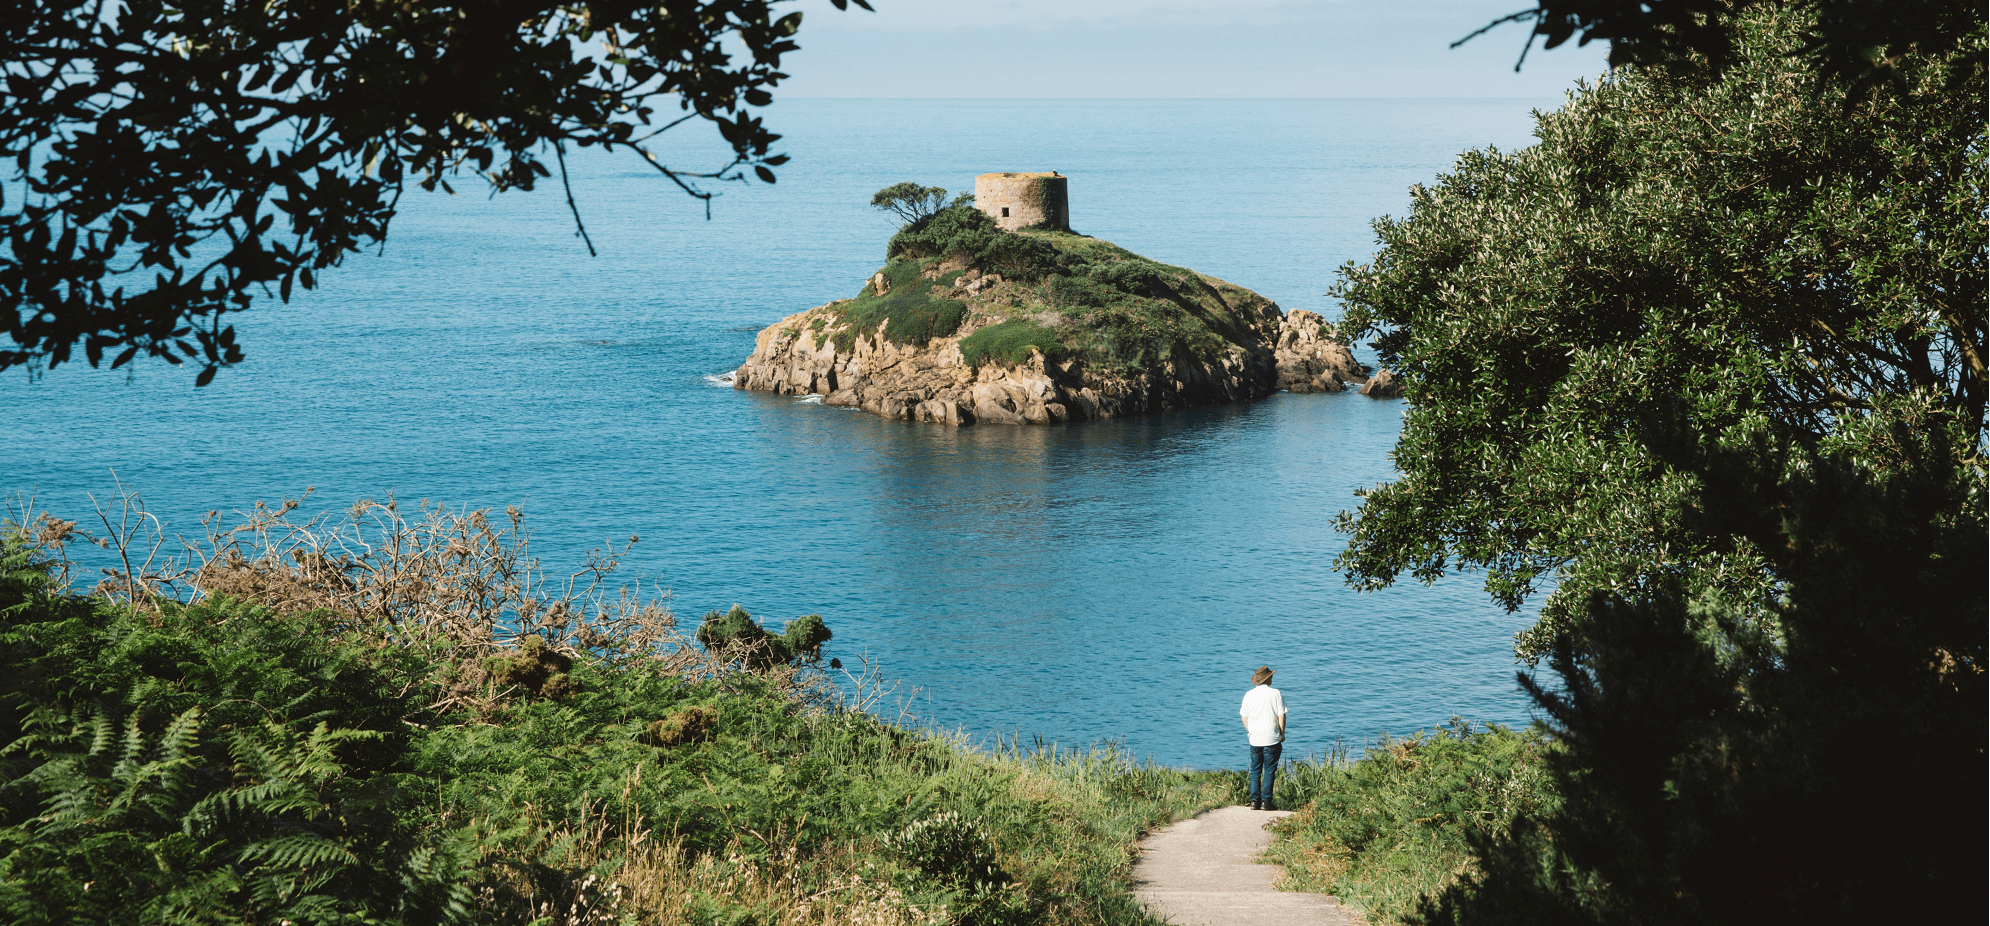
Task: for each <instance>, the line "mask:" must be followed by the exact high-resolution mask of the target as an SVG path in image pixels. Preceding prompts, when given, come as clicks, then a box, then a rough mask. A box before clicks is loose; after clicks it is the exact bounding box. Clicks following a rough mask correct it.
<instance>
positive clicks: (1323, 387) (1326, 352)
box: [1273, 309, 1368, 393]
mask: <svg viewBox="0 0 1990 926" xmlns="http://www.w3.org/2000/svg"><path fill="white" fill-rule="evenodd" d="M1273 356H1275V357H1276V358H1277V359H1278V387H1279V388H1280V389H1287V390H1290V391H1292V392H1301V393H1303V392H1339V391H1341V389H1343V388H1345V387H1343V386H1342V385H1341V384H1342V383H1358V382H1362V381H1364V380H1365V379H1367V377H1368V370H1367V369H1366V368H1364V367H1362V365H1361V364H1359V363H1356V362H1355V360H1354V354H1353V352H1351V351H1349V350H1348V348H1347V345H1346V344H1344V343H1342V342H1341V341H1340V340H1338V339H1336V338H1335V337H1334V336H1333V333H1332V329H1331V328H1329V327H1328V326H1327V320H1326V319H1325V318H1322V317H1320V315H1319V314H1317V313H1314V312H1307V311H1305V310H1303V309H1302V310H1300V311H1297V312H1293V313H1291V314H1289V315H1287V316H1285V318H1284V320H1283V321H1281V322H1280V323H1279V326H1278V346H1277V347H1275V348H1273Z"/></svg>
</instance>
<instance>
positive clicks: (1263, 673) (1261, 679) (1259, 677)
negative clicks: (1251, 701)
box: [1251, 666, 1271, 685]
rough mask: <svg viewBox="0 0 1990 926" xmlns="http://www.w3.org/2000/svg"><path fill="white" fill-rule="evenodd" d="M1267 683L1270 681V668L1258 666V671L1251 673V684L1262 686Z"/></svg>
mask: <svg viewBox="0 0 1990 926" xmlns="http://www.w3.org/2000/svg"><path fill="white" fill-rule="evenodd" d="M1269 681H1271V667H1270V666H1258V670H1257V671H1256V672H1252V673H1251V684H1253V685H1262V684H1264V683H1266V682H1269Z"/></svg>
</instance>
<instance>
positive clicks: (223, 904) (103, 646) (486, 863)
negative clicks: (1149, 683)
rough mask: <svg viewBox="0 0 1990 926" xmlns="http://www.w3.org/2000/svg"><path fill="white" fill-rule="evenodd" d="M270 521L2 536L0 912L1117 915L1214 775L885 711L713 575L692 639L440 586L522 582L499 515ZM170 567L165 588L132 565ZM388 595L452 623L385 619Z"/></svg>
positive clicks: (1228, 776)
mask: <svg viewBox="0 0 1990 926" xmlns="http://www.w3.org/2000/svg"><path fill="white" fill-rule="evenodd" d="M131 500H132V497H131V496H127V497H126V501H127V503H129V502H130V501H131ZM291 507H292V506H285V507H284V508H282V509H281V510H282V511H283V512H284V513H286V514H287V513H288V512H289V511H290V510H291ZM258 510H259V511H263V509H258ZM361 510H373V509H361ZM271 511H273V509H272V510H271ZM268 513H269V512H265V514H268ZM376 513H377V512H376ZM470 517H472V516H471V515H461V516H443V517H440V518H439V519H437V518H431V522H433V523H440V524H441V525H442V526H443V527H444V528H449V527H450V525H451V523H452V521H451V519H452V518H455V519H457V520H461V519H466V518H470ZM476 517H478V518H479V519H481V515H477V516H476ZM106 523H107V524H108V523H109V522H108V521H107V522H106ZM284 523H287V521H286V520H285V519H284V517H283V515H275V516H274V517H265V518H263V519H262V521H261V528H260V529H259V530H258V531H256V532H252V533H255V534H256V535H258V536H262V537H265V538H266V539H268V540H269V541H270V543H271V544H273V545H274V546H267V547H263V548H244V547H243V546H241V545H239V544H238V545H234V546H229V547H227V548H226V549H228V550H232V551H233V553H234V555H233V556H229V557H210V558H209V559H207V560H206V561H205V562H204V563H203V564H202V565H200V566H197V567H191V568H185V569H181V571H180V572H178V573H175V572H173V569H174V568H178V567H171V565H170V564H168V567H167V568H164V569H157V568H149V567H148V568H145V569H138V570H135V571H134V572H133V573H132V574H130V575H128V576H127V577H126V579H127V581H125V582H124V583H123V584H122V585H121V587H122V588H123V589H125V591H126V594H124V595H114V594H112V593H110V592H109V591H107V590H100V591H99V592H97V593H95V594H90V595H77V594H72V593H70V592H69V591H68V589H66V588H65V587H64V586H63V583H62V581H61V575H62V571H63V569H64V563H65V562H66V559H65V558H64V556H63V554H62V552H61V544H62V543H63V542H66V540H67V539H69V538H70V537H72V536H74V535H75V534H76V533H77V532H76V531H75V526H74V524H73V522H63V521H57V520H55V519H51V518H46V517H44V518H40V519H34V518H27V517H17V519H16V520H15V522H14V523H13V524H12V525H11V526H10V529H9V530H8V531H7V532H6V536H5V538H4V540H0V742H4V743H5V745H4V747H0V921H5V922H9V923H23V924H42V923H50V924H52V923H120V924H121V923H128V922H200V923H216V924H233V923H243V924H247V923H258V924H262V923H279V922H288V923H295V924H306V923H334V922H337V923H360V922H365V923H383V924H399V923H408V924H413V923H423V924H430V923H437V924H440V923H497V924H510V923H516V924H525V923H532V924H537V926H555V924H573V926H578V924H609V923H614V924H649V923H655V924H664V923H671V924H676V923H693V924H728V926H745V924H749V923H752V924H765V926H773V924H799V923H832V922H834V923H844V922H849V923H890V924H912V923H963V924H980V923H987V924H996V923H1081V922H1082V923H1148V922H1151V920H1149V919H1148V918H1147V917H1146V915H1145V914H1144V913H1143V912H1141V911H1140V909H1139V907H1138V905H1137V904H1136V903H1135V902H1134V901H1133V900H1132V898H1131V895H1130V894H1129V893H1128V890H1127V888H1128V880H1127V879H1128V871H1129V866H1130V862H1131V846H1132V842H1133V840H1134V839H1136V838H1137V837H1138V836H1139V835H1140V834H1141V833H1142V832H1144V831H1146V830H1148V829H1151V828H1153V827H1156V826H1159V825H1163V824H1165V823H1167V822H1168V821H1170V820H1173V819H1177V818H1180V817H1183V816H1187V815H1189V814H1192V813H1194V812H1197V811H1199V810H1202V809H1205V808H1207V807H1211V806H1216V805H1219V804H1225V803H1230V802H1233V801H1234V800H1235V799H1236V798H1237V796H1238V795H1239V794H1240V789H1241V779H1240V777H1239V776H1237V775H1236V774H1235V773H1196V772H1184V771H1178V770H1171V769H1163V768H1158V767H1155V766H1153V765H1152V764H1150V763H1140V762H1135V761H1133V760H1132V759H1130V758H1129V757H1127V756H1126V755H1124V754H1123V753H1121V752H1119V751H1117V750H1116V749H1113V748H1111V747H1109V746H1104V747H1098V748H1094V749H1089V750H1082V751H1072V750H1058V749H1055V748H1051V749H1042V748H1024V747H1022V746H1021V745H1020V744H1019V743H1010V744H1003V745H999V746H997V747H995V748H993V749H989V750H977V749H973V748H969V746H968V745H967V744H966V743H965V742H963V741H961V740H960V739H958V738H955V737H949V736H945V735H937V734H933V733H930V732H924V731H919V730H915V729H908V728H906V727H903V726H900V725H895V724H892V723H887V722H885V721H883V720H880V719H879V718H878V717H876V716H874V715H872V714H871V713H868V712H866V711H865V710H862V709H860V708H861V707H862V706H863V705H865V704H869V703H875V698H876V689H874V688H873V689H870V690H871V692H872V694H870V695H868V696H867V695H865V694H864V691H865V690H866V689H865V688H864V687H863V686H859V688H858V690H857V693H856V694H855V695H854V696H852V695H846V694H843V693H840V692H838V691H837V690H836V689H835V688H833V687H832V686H830V685H828V684H827V682H826V678H825V676H824V675H823V673H822V670H821V669H820V668H819V667H818V666H817V663H816V662H815V660H816V659H817V658H819V657H820V655H821V645H822V644H823V642H825V641H826V640H827V639H828V638H829V637H828V630H827V628H826V627H823V626H822V625H821V623H820V620H819V619H813V618H804V619H801V620H798V621H797V622H793V623H791V624H790V627H789V631H788V632H786V633H784V634H782V635H779V636H776V635H773V634H771V633H769V634H765V639H763V638H762V637H763V634H761V633H756V632H754V631H753V630H752V629H748V628H746V627H745V626H744V624H745V623H752V621H751V618H750V616H749V615H746V614H745V612H744V611H743V610H738V609H735V611H733V612H728V613H727V614H724V615H715V616H714V617H713V619H712V620H711V621H710V622H709V623H710V626H711V627H712V628H713V630H712V632H711V633H710V634H708V636H710V637H712V639H713V640H714V641H715V643H714V645H713V647H712V648H710V649H700V648H697V647H696V646H695V644H693V643H692V642H691V641H689V640H686V639H685V638H683V637H681V636H676V637H669V636H660V635H659V634H662V633H663V631H664V629H665V627H664V625H667V624H668V623H669V616H668V613H667V612H663V611H659V610H656V609H655V608H654V607H653V606H647V605H638V606H636V611H637V613H639V614H642V615H646V616H645V617H644V618H643V620H641V621H634V622H630V621H624V622H622V623H619V624H618V623H616V622H614V621H613V620H610V619H608V618H612V617H613V615H614V614H616V613H619V611H618V609H625V606H624V605H622V604H620V603H618V600H617V599H615V598H611V597H603V596H597V597H595V598H593V599H589V598H586V597H581V598H576V597H573V596H572V594H571V593H570V592H571V588H569V589H566V590H562V589H553V590H551V591H550V592H548V594H547V597H544V598H540V597H534V596H533V595H531V594H529V593H513V594H511V595H510V596H509V597H507V598H506V599H505V600H508V601H511V602H513V605H512V607H511V609H510V610H508V611H506V612H504V614H506V615H509V616H508V617H507V618H505V619H503V620H500V619H499V618H498V617H497V616H495V612H484V613H485V617H484V621H485V624H484V625H483V626H472V625H471V624H470V623H469V621H470V620H471V617H472V616H473V615H472V614H471V613H470V612H467V611H458V610H456V609H455V608H454V606H453V605H452V604H451V603H450V600H451V599H450V598H449V595H450V594H460V593H461V590H463V589H481V588H493V587H494V588H496V589H497V590H498V591H499V592H503V591H504V584H505V582H510V583H512V584H514V585H524V586H525V587H526V589H527V590H528V592H529V591H530V590H531V589H534V588H543V587H542V586H533V585H532V584H531V582H532V581H533V576H534V574H536V564H534V563H531V562H530V561H529V560H522V559H520V554H521V552H522V549H523V543H524V539H523V532H522V529H519V530H518V532H517V533H516V534H514V535H508V536H511V537H512V539H511V541H509V542H507V543H499V544H498V545H496V546H493V547H487V548H486V549H485V555H483V556H481V557H479V556H472V555H458V556H457V557H456V558H455V560H454V562H455V563H456V565H455V566H453V567H452V566H449V565H447V563H448V560H447V559H446V558H437V557H431V556H430V554H429V553H427V552H425V551H424V549H422V548H420V547H419V546H418V545H417V546H414V547H406V548H403V549H401V550H400V552H398V553H392V554H387V555H386V556H385V558H383V557H382V555H381V554H379V553H378V551H379V549H380V545H379V544H378V543H375V544H373V545H371V546H370V547H369V549H370V550H372V551H374V552H371V553H365V554H363V555H358V554H356V555H354V556H352V557H351V558H350V559H348V560H347V562H346V566H345V569H344V571H343V572H342V573H340V574H343V575H345V576H346V577H347V581H346V583H345V585H340V584H339V583H337V582H332V581H330V577H331V575H332V573H330V572H327V571H323V570H324V568H325V567H324V564H323V562H317V564H316V565H308V564H311V563H313V562H314V561H313V559H312V557H310V556H308V555H303V554H302V553H300V552H299V549H298V548H297V547H295V546H292V547H288V548H286V547H284V546H283V545H284V544H286V543H290V544H294V543H297V542H298V541H297V540H296V538H297V537H299V536H311V537H324V536H333V535H336V534H337V532H338V531H339V530H340V529H341V528H339V527H338V526H337V525H331V526H326V525H319V526H318V527H317V528H316V529H315V530H314V531H296V530H292V531H285V530H282V529H281V525H282V524H284ZM312 523H315V522H312ZM479 523H482V524H483V525H484V526H483V527H482V528H479V527H476V526H474V525H462V524H458V525H456V527H458V528H460V530H449V529H445V530H442V531H441V532H440V534H439V535H438V536H439V537H444V538H447V537H451V536H454V537H456V538H457V540H456V542H455V547H454V549H456V550H457V551H458V553H459V554H467V553H468V551H469V549H470V547H471V546H473V545H474V543H473V542H474V541H476V540H477V539H478V538H480V537H482V538H486V539H488V538H489V536H490V535H491V533H492V531H494V530H497V529H496V528H493V527H492V526H491V525H490V524H489V522H487V521H481V520H479ZM22 525H26V526H25V527H24V526H22ZM514 525H515V521H514ZM291 526H292V527H293V528H294V527H296V526H297V525H291ZM383 529H385V530H387V531H388V533H389V534H390V535H391V534H393V531H394V528H393V527H392V525H391V523H390V524H388V525H386V526H385V527H384V528H383ZM236 536H239V535H236ZM51 538H54V539H51ZM466 538H467V539H466ZM113 539H114V540H115V541H116V543H115V545H116V547H117V548H118V549H120V550H122V549H124V548H126V547H128V546H129V545H130V541H131V539H132V538H131V537H129V536H124V535H119V536H116V537H114V538H113ZM373 539H374V540H375V541H378V540H380V539H381V538H378V537H376V538H373ZM404 539H405V538H404ZM216 562H221V563H226V564H228V565H227V568H225V569H208V568H206V567H207V566H211V565H212V564H213V563H216ZM286 563H288V564H291V565H290V566H286V565H285V564H286ZM397 563H398V564H399V565H400V566H406V567H408V568H406V569H397V568H394V567H395V566H396V564H397ZM421 563H427V564H429V565H433V566H436V567H437V569H439V570H440V571H429V570H428V567H427V566H422V567H421V568H415V567H416V566H417V565H419V564H421ZM307 566H308V568H310V569H318V570H320V571H318V572H315V573H309V574H307V573H305V572H303V571H302V570H305V569H307ZM463 570H477V571H483V572H485V573H487V574H485V575H483V576H481V577H479V576H470V575H465V574H462V571H463ZM175 575H177V576H178V577H179V579H180V580H183V581H184V582H186V583H187V587H188V589H189V593H188V594H187V595H186V596H185V599H184V600H183V599H182V598H180V597H175V596H172V595H166V594H162V593H158V592H156V591H155V592H150V593H148V592H145V591H143V590H144V589H148V588H149V589H160V588H165V587H167V586H168V585H169V584H170V582H169V580H171V579H173V577H174V576H175ZM368 576H371V577H372V578H368ZM395 576H402V577H406V578H408V581H410V582H412V583H415V584H416V585H418V586H419V588H426V589H428V595H427V596H426V597H425V598H424V597H423V596H421V595H417V594H416V592H417V591H418V588H417V587H415V586H401V585H396V584H395V582H396V581H397V580H396V579H395V578H394V577H395ZM500 576H508V578H507V579H505V580H504V581H502V582H497V583H496V585H492V584H491V580H493V579H494V578H496V577H500ZM251 579H253V581H251ZM368 582H371V583H374V584H373V586H372V588H371V591H365V590H363V589H358V588H355V587H354V586H359V585H365V584H366V583H368ZM222 585H225V586H226V587H227V588H228V589H229V591H226V592H223V591H217V590H216V587H217V586H222ZM587 587H588V586H583V589H585V588H587ZM255 589H262V590H263V594H262V595H261V597H258V596H257V595H256V594H254V590H255ZM313 589H315V591H313ZM449 589H456V590H457V592H449V591H448V590H449ZM418 600H419V601H424V602H426V603H425V604H424V605H422V606H423V607H429V608H431V609H437V610H435V611H434V612H433V615H455V617H453V618H451V621H453V623H452V622H446V621H442V620H440V618H439V617H435V619H432V620H431V621H430V623H429V624H427V625H424V626H426V627H427V629H426V630H422V631H420V632H417V631H416V629H415V628H412V627H409V628H399V627H397V626H396V625H397V623H398V622H401V621H403V620H404V619H412V616H413V610H412V609H413V608H415V607H416V605H415V602H416V601H418ZM620 600H621V601H626V596H624V597H623V598H622V599H620ZM383 602H385V603H386V604H382V603H383ZM395 602H400V604H394V603H395ZM360 605H363V606H360ZM521 605H522V610H523V612H524V613H526V614H528V615H538V617H537V618H535V619H534V620H533V621H528V622H523V623H521V622H520V621H519V620H518V614H519V612H520V606H521ZM549 612H550V613H552V614H553V615H555V616H553V617H545V615H546V614H548V613H549ZM433 615H432V616H433ZM562 628H565V629H564V630H563V629H562ZM755 629H757V624H755ZM615 633H627V634H639V635H644V636H643V637H642V639H643V640H645V641H647V642H646V643H645V644H644V646H642V647H633V646H631V645H629V644H628V641H627V640H616V639H603V638H601V637H602V636H603V635H612V634H615ZM721 640H723V641H725V642H724V643H723V645H720V644H719V643H718V642H716V641H721ZM769 640H787V641H788V642H787V643H786V644H784V648H781V649H779V650H778V651H776V650H772V649H769V648H768V647H767V646H765V645H745V646H742V645H740V644H741V642H742V641H745V642H746V643H748V644H766V643H767V641H769ZM769 653H773V655H771V656H770V655H769ZM866 677H871V676H866ZM871 678H874V677H871Z"/></svg>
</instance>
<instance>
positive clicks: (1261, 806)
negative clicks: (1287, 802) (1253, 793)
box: [1258, 801, 1278, 810]
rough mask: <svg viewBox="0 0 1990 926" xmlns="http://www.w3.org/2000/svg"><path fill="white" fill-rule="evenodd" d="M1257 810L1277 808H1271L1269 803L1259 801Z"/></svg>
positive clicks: (1274, 808)
mask: <svg viewBox="0 0 1990 926" xmlns="http://www.w3.org/2000/svg"><path fill="white" fill-rule="evenodd" d="M1258 809H1259V810H1277V809H1278V808H1276V807H1273V806H1271V802H1270V801H1259V802H1258Z"/></svg>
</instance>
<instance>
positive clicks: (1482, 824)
mask: <svg viewBox="0 0 1990 926" xmlns="http://www.w3.org/2000/svg"><path fill="white" fill-rule="evenodd" d="M1549 748H1552V746H1551V744H1550V743H1549V742H1548V741H1547V740H1545V739H1544V738H1543V737H1542V735H1541V734H1540V733H1539V732H1537V731H1531V730H1529V731H1516V730H1512V729H1508V728H1505V727H1501V726H1498V725H1488V726H1475V725H1473V724H1470V723H1467V722H1464V721H1460V720H1453V721H1452V722H1451V724H1450V725H1448V726H1445V727H1440V728H1438V729H1436V730H1432V731H1429V732H1426V733H1420V734H1418V735H1416V736H1411V737H1408V738H1404V739H1384V740H1382V741H1381V742H1379V743H1376V744H1375V745H1374V746H1373V747H1371V748H1370V749H1369V750H1368V751H1367V752H1366V754H1365V755H1364V756H1363V757H1362V758H1361V759H1359V760H1356V761H1350V760H1348V759H1347V757H1346V756H1345V754H1338V755H1332V756H1328V757H1326V758H1325V759H1322V760H1318V761H1300V762H1292V763H1288V764H1286V765H1285V766H1284V767H1283V768H1282V769H1281V771H1280V776H1279V781H1278V790H1277V793H1276V795H1275V797H1276V799H1277V800H1278V802H1279V803H1280V806H1283V807H1291V808H1296V809H1297V810H1298V812H1297V813H1295V814H1293V815H1292V816H1291V817H1288V818H1286V819H1285V820H1284V821H1282V822H1281V823H1279V824H1278V826H1277V827H1276V828H1275V830H1274V833H1275V838H1274V840H1273V842H1272V845H1271V848H1270V849H1268V850H1267V851H1266V858H1267V859H1268V860H1270V861H1275V862H1277V863H1279V864H1282V865H1284V866H1286V868H1285V871H1286V877H1285V882H1284V883H1283V884H1282V885H1281V886H1282V887H1285V888H1287V889H1290V890H1301V891H1312V892H1315V893H1322V894H1334V895H1336V896H1338V897H1340V898H1341V900H1343V901H1345V902H1346V903H1348V904H1350V905H1351V906H1354V907H1355V908H1357V909H1360V910H1362V911H1363V912H1365V913H1367V914H1368V917H1369V920H1370V922H1372V923H1375V924H1377V926H1383V924H1395V923H1416V922H1420V921H1421V918H1420V916H1419V912H1420V911H1421V910H1422V909H1423V908H1424V906H1425V903H1426V901H1427V900H1428V899H1429V898H1431V897H1434V896H1436V895H1438V894H1439V893H1441V892H1443V891H1444V890H1446V889H1448V888H1452V887H1453V886H1454V885H1456V884H1457V883H1458V882H1459V879H1460V877H1461V876H1463V875H1465V874H1467V873H1469V872H1471V871H1472V870H1473V866H1474V865H1475V864H1476V859H1477V855H1476V852H1475V846H1477V845H1482V844H1483V840H1486V839H1489V838H1493V837H1497V836H1501V835H1504V834H1505V833H1506V832H1507V831H1508V830H1509V829H1510V828H1511V827H1512V826H1513V824H1514V822H1515V820H1516V819H1517V818H1520V817H1521V816H1522V815H1538V814H1540V813H1543V812H1545V811H1547V810H1549V809H1551V807H1552V804H1553V802H1554V800H1555V797H1554V793H1553V790H1552V788H1553V785H1552V782H1550V781H1549V780H1548V777H1547V772H1546V770H1545V769H1544V768H1543V766H1542V762H1541V757H1542V754H1543V751H1544V750H1546V749H1549Z"/></svg>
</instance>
